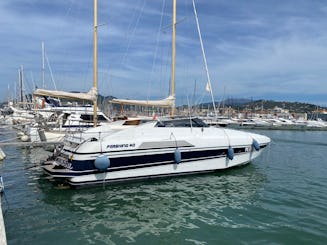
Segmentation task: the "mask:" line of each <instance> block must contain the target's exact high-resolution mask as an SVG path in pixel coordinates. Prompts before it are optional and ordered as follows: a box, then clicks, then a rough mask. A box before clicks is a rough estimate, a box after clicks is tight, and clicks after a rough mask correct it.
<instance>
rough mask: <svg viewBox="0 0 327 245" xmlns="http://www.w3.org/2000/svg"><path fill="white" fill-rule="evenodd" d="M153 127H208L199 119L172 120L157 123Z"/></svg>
mask: <svg viewBox="0 0 327 245" xmlns="http://www.w3.org/2000/svg"><path fill="white" fill-rule="evenodd" d="M155 127H179V128H181V127H184V128H190V127H194V128H206V127H209V126H208V125H207V124H206V123H204V122H203V121H202V120H201V119H199V118H183V119H172V120H167V121H166V120H165V121H158V122H157V124H156V125H155Z"/></svg>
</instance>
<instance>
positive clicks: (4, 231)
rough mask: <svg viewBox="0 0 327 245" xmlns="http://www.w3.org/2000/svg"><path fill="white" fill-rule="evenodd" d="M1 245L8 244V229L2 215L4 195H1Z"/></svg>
mask: <svg viewBox="0 0 327 245" xmlns="http://www.w3.org/2000/svg"><path fill="white" fill-rule="evenodd" d="M0 213H1V214H0V245H6V244H7V237H6V229H5V223H4V222H3V214H2V195H0Z"/></svg>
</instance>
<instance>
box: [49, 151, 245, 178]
mask: <svg viewBox="0 0 327 245" xmlns="http://www.w3.org/2000/svg"><path fill="white" fill-rule="evenodd" d="M227 150H228V149H216V150H204V151H185V152H181V159H182V163H186V162H190V161H196V160H200V159H201V160H207V159H214V158H221V157H226V155H227ZM234 150H235V154H241V153H244V152H245V148H244V147H243V148H234ZM94 160H95V159H94ZM94 160H85V161H76V160H73V161H71V160H68V165H71V171H67V169H66V168H65V167H64V166H56V167H54V168H53V171H51V170H47V169H44V170H45V171H46V172H47V173H48V174H50V175H53V176H58V177H59V176H60V177H64V176H67V177H69V176H70V177H72V176H80V175H85V174H96V173H100V171H99V170H97V169H96V168H95V166H94ZM58 163H59V162H58ZM174 163H175V155H174V152H171V153H161V154H152V155H139V156H127V157H119V158H118V157H117V158H114V157H113V158H110V168H108V169H107V171H106V172H114V171H121V170H128V169H136V168H144V167H151V166H158V165H167V164H174ZM59 164H60V163H59ZM60 169H63V170H64V171H60Z"/></svg>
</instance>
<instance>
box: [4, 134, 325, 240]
mask: <svg viewBox="0 0 327 245" xmlns="http://www.w3.org/2000/svg"><path fill="white" fill-rule="evenodd" d="M256 132H258V133H261V134H265V135H267V136H269V137H271V139H272V143H271V145H270V146H269V147H268V148H267V149H266V151H265V152H263V154H262V155H261V156H260V157H259V158H257V159H256V160H255V161H253V162H252V163H250V164H248V165H246V166H243V167H237V168H233V169H230V170H224V171H219V172H216V173H212V174H204V175H195V176H186V177H181V178H169V179H162V180H152V181H146V182H137V183H129V184H120V185H113V186H110V185H106V186H96V187H89V188H82V189H69V188H63V187H58V186H55V185H54V183H52V182H51V181H49V179H47V176H46V175H44V174H43V172H42V170H41V168H40V161H42V160H44V159H45V158H46V156H47V154H50V153H49V152H46V151H44V150H43V149H41V148H33V149H28V148H21V147H16V146H5V147H3V150H4V151H5V153H6V155H7V158H6V159H5V160H4V161H1V162H0V171H1V175H2V176H3V179H4V183H5V193H4V197H3V198H2V209H3V212H4V222H5V225H6V233H7V241H8V244H327V232H326V231H327V205H326V203H327V160H326V152H327V141H326V139H327V132H326V131H322V132H320V131H256ZM12 137H15V132H14V131H10V130H6V131H3V130H2V131H1V134H0V139H1V140H4V139H6V138H12Z"/></svg>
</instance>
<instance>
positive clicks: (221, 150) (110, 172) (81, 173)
mask: <svg viewBox="0 0 327 245" xmlns="http://www.w3.org/2000/svg"><path fill="white" fill-rule="evenodd" d="M96 2H97V1H96V0H95V3H96ZM94 6H95V8H96V7H97V4H95V5H94ZM94 13H95V16H96V13H97V11H96V10H95V11H94ZM95 29H96V17H95ZM175 32H176V0H173V38H172V39H173V45H172V46H173V51H172V56H173V59H172V60H173V61H172V80H174V72H175V61H174V56H175V48H174V46H175V44H174V43H175ZM172 99H173V100H169V101H170V105H173V106H174V104H175V101H174V99H175V92H174V89H173V93H172ZM167 104H168V103H167ZM173 112H174V107H172V114H173ZM125 123H127V124H125ZM125 123H123V124H125V126H128V125H130V126H131V127H127V128H125V129H124V130H112V129H110V128H108V125H104V126H100V127H97V128H93V129H90V130H86V131H84V132H83V133H81V134H79V135H78V136H77V135H76V137H70V138H66V140H65V141H64V147H63V149H62V151H61V152H59V154H57V155H56V156H54V157H53V158H50V159H48V160H47V161H46V162H45V163H44V164H43V166H42V167H43V169H44V171H45V173H47V174H48V175H50V176H52V177H53V178H55V179H57V180H61V181H63V182H67V183H68V184H70V185H71V186H81V185H93V184H100V183H101V184H102V183H113V182H125V181H135V180H140V179H152V178H162V177H167V176H180V175H189V174H199V173H206V172H213V171H217V170H220V169H226V168H231V167H235V166H239V165H244V164H247V163H249V162H251V161H252V160H253V159H255V158H256V157H258V156H259V155H260V154H261V153H262V152H263V151H264V149H265V148H266V146H268V145H269V143H270V139H269V138H268V137H266V136H263V135H259V134H253V133H248V132H242V131H237V130H230V129H224V128H216V127H209V126H208V125H207V124H205V123H204V122H203V121H202V120H200V119H199V118H196V117H189V118H174V117H172V118H161V119H157V120H153V121H148V122H142V121H141V120H137V121H135V122H133V123H131V122H128V121H126V122H125ZM136 125H137V126H136Z"/></svg>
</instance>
